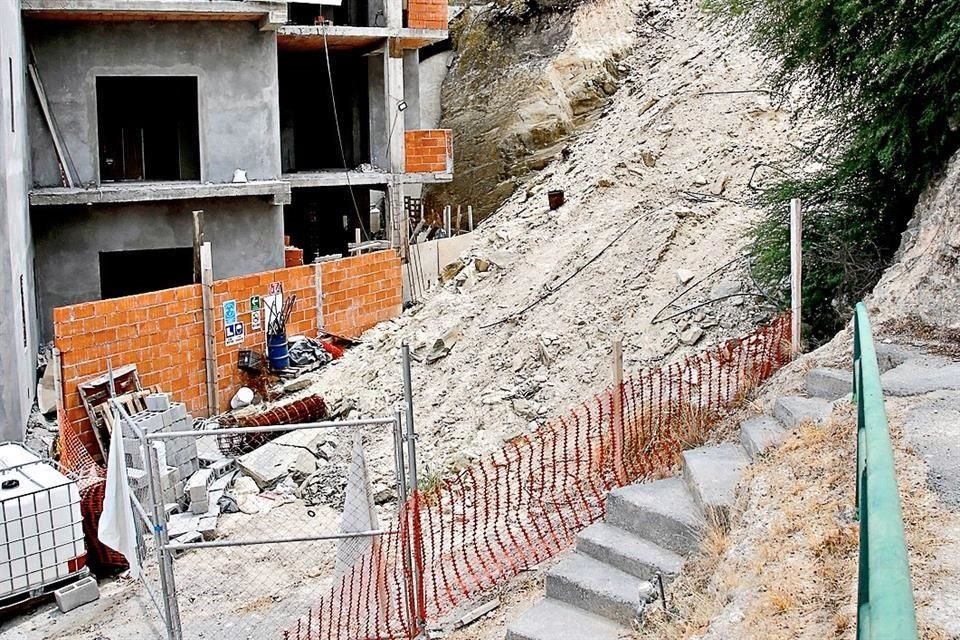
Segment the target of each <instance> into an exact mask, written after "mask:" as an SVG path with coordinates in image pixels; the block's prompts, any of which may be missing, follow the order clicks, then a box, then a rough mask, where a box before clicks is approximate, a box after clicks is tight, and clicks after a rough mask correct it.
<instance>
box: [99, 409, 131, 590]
mask: <svg viewBox="0 0 960 640" xmlns="http://www.w3.org/2000/svg"><path fill="white" fill-rule="evenodd" d="M135 526H136V522H134V519H133V504H132V503H131V502H130V485H129V484H128V482H127V465H126V461H125V460H124V456H123V429H121V428H120V425H119V424H118V425H116V426H115V427H114V428H113V434H112V435H111V437H110V456H109V459H108V460H107V487H106V491H105V492H104V496H103V515H101V516H100V525H99V526H98V527H97V537H98V538H100V542H102V543H103V544H105V545H107V546H108V547H110V548H111V549H113V550H115V551H117V552H119V553H121V554H123V557H124V558H126V559H127V563H128V564H129V565H130V575H131V576H133V577H134V578H139V577H140V558H139V557H138V556H137V530H136V529H135Z"/></svg>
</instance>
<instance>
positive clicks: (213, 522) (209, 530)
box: [197, 514, 217, 540]
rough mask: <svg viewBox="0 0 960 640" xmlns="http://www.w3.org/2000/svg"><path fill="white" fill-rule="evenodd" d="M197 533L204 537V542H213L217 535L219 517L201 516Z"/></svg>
mask: <svg viewBox="0 0 960 640" xmlns="http://www.w3.org/2000/svg"><path fill="white" fill-rule="evenodd" d="M197 531H199V532H200V535H202V536H203V539H204V540H212V539H213V538H214V537H216V535H217V516H216V515H209V514H207V515H205V516H200V524H199V525H197Z"/></svg>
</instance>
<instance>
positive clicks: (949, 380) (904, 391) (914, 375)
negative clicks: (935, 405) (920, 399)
mask: <svg viewBox="0 0 960 640" xmlns="http://www.w3.org/2000/svg"><path fill="white" fill-rule="evenodd" d="M880 383H881V385H882V386H883V392H884V393H885V394H886V395H890V396H916V395H922V394H924V393H930V392H931V391H941V390H960V362H956V361H954V360H950V359H948V358H941V357H938V356H925V357H922V358H914V359H913V360H908V361H907V362H904V363H903V364H901V365H900V366H898V367H894V368H893V369H891V370H890V371H887V372H886V373H884V374H883V375H881V376H880Z"/></svg>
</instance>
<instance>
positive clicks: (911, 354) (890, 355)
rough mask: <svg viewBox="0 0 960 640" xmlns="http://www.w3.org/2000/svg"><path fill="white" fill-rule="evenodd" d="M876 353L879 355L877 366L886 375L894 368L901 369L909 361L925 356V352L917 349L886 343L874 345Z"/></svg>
mask: <svg viewBox="0 0 960 640" xmlns="http://www.w3.org/2000/svg"><path fill="white" fill-rule="evenodd" d="M874 351H876V353H877V365H879V367H880V373H886V372H887V371H889V370H890V369H893V368H894V367H899V366H900V365H902V364H903V363H904V362H906V361H907V360H913V359H914V358H919V357H920V356H922V355H923V352H922V351H921V350H920V349H918V348H916V347H907V346H904V345H900V344H892V343H890V344H888V343H886V342H877V343H876V344H874Z"/></svg>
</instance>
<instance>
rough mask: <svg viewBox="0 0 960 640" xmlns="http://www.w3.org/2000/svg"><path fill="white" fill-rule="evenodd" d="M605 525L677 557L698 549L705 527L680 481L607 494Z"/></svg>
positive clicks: (628, 487) (663, 481) (631, 486)
mask: <svg viewBox="0 0 960 640" xmlns="http://www.w3.org/2000/svg"><path fill="white" fill-rule="evenodd" d="M607 523H608V524H611V525H613V526H615V527H619V528H621V529H624V530H626V531H629V532H630V533H633V534H635V535H637V536H639V537H641V538H645V539H647V540H649V541H650V542H653V543H654V544H656V545H659V546H661V547H664V548H666V549H669V550H670V551H673V552H674V553H677V554H680V555H686V554H688V553H691V552H693V551H695V550H696V549H697V548H698V547H699V545H700V538H702V537H703V532H704V529H705V526H706V523H705V521H704V518H703V514H702V513H701V512H700V510H699V509H698V508H697V505H696V503H695V502H694V500H693V496H691V495H690V492H689V490H688V489H687V486H686V484H685V483H684V481H683V480H682V479H680V478H667V479H665V480H657V481H655V482H648V483H642V484H633V485H629V486H626V487H621V488H620V489H616V490H614V491H612V492H610V494H609V495H608V496H607Z"/></svg>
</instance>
